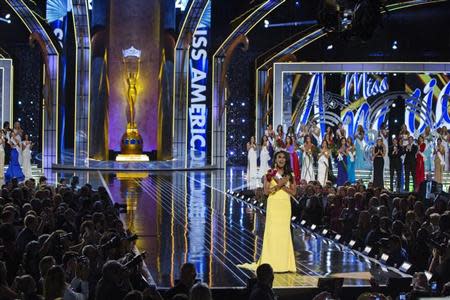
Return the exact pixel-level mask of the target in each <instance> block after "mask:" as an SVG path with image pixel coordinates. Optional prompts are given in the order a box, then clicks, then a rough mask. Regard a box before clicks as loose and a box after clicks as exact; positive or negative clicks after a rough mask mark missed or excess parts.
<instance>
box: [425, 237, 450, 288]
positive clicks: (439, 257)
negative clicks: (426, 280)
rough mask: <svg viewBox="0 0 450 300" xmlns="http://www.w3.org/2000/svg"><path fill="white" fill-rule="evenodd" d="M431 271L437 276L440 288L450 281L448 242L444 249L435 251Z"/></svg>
mask: <svg viewBox="0 0 450 300" xmlns="http://www.w3.org/2000/svg"><path fill="white" fill-rule="evenodd" d="M429 271H430V272H431V273H433V274H434V275H436V277H437V278H436V279H437V281H438V282H439V286H443V285H444V284H445V283H446V282H448V281H450V243H449V241H447V242H446V243H445V244H442V247H435V248H434V249H433V258H432V260H431V263H430V268H429Z"/></svg>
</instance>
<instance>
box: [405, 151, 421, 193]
mask: <svg viewBox="0 0 450 300" xmlns="http://www.w3.org/2000/svg"><path fill="white" fill-rule="evenodd" d="M417 149H418V148H417V145H415V144H412V145H411V146H410V147H409V145H408V146H405V147H403V152H404V153H405V191H406V192H409V177H410V175H411V177H412V180H413V187H414V189H416V183H415V181H416V154H417Z"/></svg>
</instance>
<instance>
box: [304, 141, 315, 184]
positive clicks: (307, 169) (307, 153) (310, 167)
mask: <svg viewBox="0 0 450 300" xmlns="http://www.w3.org/2000/svg"><path fill="white" fill-rule="evenodd" d="M314 147H315V146H314V144H313V143H312V139H311V136H310V135H307V136H305V144H304V145H303V151H302V152H303V153H302V173H301V178H302V180H306V182H310V181H314V180H316V176H315V174H314V157H313V151H314Z"/></svg>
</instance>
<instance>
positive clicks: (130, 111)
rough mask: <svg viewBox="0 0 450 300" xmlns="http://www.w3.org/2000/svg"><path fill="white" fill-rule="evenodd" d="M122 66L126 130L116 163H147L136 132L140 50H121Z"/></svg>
mask: <svg viewBox="0 0 450 300" xmlns="http://www.w3.org/2000/svg"><path fill="white" fill-rule="evenodd" d="M122 54H123V64H124V66H125V74H126V75H125V76H126V83H127V85H128V91H127V112H126V115H127V128H126V131H125V133H124V134H123V135H122V139H121V144H120V154H119V155H118V156H117V157H116V160H117V161H148V160H149V158H148V156H147V155H145V154H142V151H143V145H144V142H143V140H142V137H141V135H140V134H139V131H138V126H137V123H136V118H135V117H136V100H137V91H138V90H137V85H138V79H139V65H140V57H141V50H138V49H136V48H134V47H133V46H132V47H131V48H129V49H126V50H122Z"/></svg>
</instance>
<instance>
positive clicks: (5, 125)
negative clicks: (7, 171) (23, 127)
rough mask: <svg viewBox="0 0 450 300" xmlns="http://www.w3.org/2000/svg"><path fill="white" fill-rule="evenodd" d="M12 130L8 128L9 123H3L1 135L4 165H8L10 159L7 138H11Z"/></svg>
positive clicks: (9, 147) (9, 146)
mask: <svg viewBox="0 0 450 300" xmlns="http://www.w3.org/2000/svg"><path fill="white" fill-rule="evenodd" d="M11 132H12V129H11V128H10V127H9V122H8V121H5V122H3V135H4V137H5V165H9V160H10V157H11V145H10V144H9V137H10V136H11Z"/></svg>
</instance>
